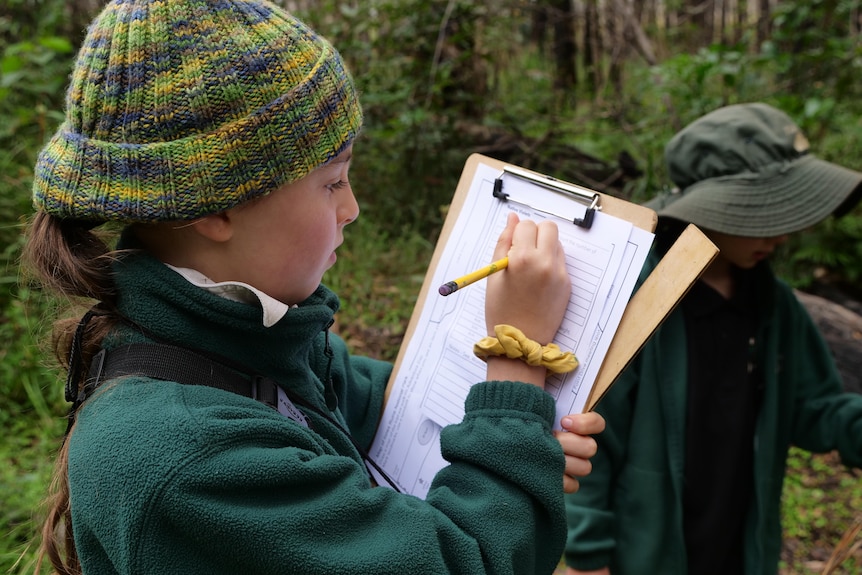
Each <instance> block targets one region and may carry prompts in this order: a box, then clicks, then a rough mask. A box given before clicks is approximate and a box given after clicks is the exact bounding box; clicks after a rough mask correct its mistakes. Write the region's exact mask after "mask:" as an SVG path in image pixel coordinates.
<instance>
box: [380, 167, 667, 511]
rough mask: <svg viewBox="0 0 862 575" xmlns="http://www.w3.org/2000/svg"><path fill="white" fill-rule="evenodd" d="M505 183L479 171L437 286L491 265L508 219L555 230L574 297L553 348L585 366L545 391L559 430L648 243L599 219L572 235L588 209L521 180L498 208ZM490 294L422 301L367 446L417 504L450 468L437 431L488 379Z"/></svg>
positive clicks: (584, 391)
mask: <svg viewBox="0 0 862 575" xmlns="http://www.w3.org/2000/svg"><path fill="white" fill-rule="evenodd" d="M499 176H500V172H499V170H495V169H493V168H491V167H490V166H487V165H485V164H481V163H480V164H479V165H478V167H477V170H476V174H475V176H474V178H473V182H472V185H471V187H470V190H469V192H468V194H467V196H466V198H465V202H464V205H463V207H462V209H461V211H460V213H459V216H458V218H457V220H456V222H455V225H454V226H453V228H452V232H451V234H450V236H449V238H448V241H447V242H446V245H445V246H444V249H443V252H442V254H441V257H440V259H439V262H438V265H437V267H436V270H435V271H434V275H433V280H432V283H431V285H432V286H439V285H442V284H444V283H446V282H447V281H449V280H451V279H453V278H456V277H460V276H462V275H464V274H465V273H467V272H469V271H472V270H474V269H478V268H479V267H482V266H484V265H487V264H488V263H490V262H491V261H493V251H494V245H495V244H496V241H497V238H498V237H499V235H500V232H501V231H502V230H503V228H504V227H505V224H506V219H507V215H508V213H509V212H510V211H515V212H517V213H518V215H519V217H520V218H521V219H532V220H534V221H542V220H551V221H554V222H556V223H557V227H558V228H559V231H560V241H561V242H562V244H563V247H564V249H565V252H566V267H567V269H568V271H569V275H570V276H571V278H572V295H571V298H570V300H569V303H568V306H567V309H566V312H565V315H564V318H563V321H562V324H561V326H560V329H559V331H558V332H557V336H556V337H555V339H554V342H555V343H557V344H558V345H559V346H560V348H561V349H562V350H564V351H573V352H574V353H575V355H576V356H577V358H578V361H579V362H580V365H579V366H578V368H577V369H576V370H575V371H574V372H571V373H568V374H559V375H553V376H552V377H550V378H549V379H548V380H547V383H546V386H545V390H546V391H547V392H548V393H550V394H551V395H552V396H553V397H554V398H555V400H556V402H557V418H556V421H557V423H556V426H555V427H556V428H557V429H559V420H560V418H561V417H562V416H563V415H567V414H569V413H579V412H581V411H582V410H583V407H584V405H585V404H586V401H587V399H588V396H589V392H590V388H591V385H592V382H593V381H594V380H595V378H596V375H597V374H598V371H599V369H600V368H601V364H602V360H603V359H604V356H605V354H606V353H607V350H608V347H609V346H610V343H611V340H612V339H613V334H614V332H615V330H616V326H617V325H618V324H619V321H620V319H621V317H622V314H623V311H624V310H625V305H626V303H627V302H628V299H629V297H630V296H631V293H632V290H633V288H634V285H635V282H636V280H637V277H638V274H639V272H640V269H641V267H642V265H643V262H644V260H645V258H646V255H647V252H648V250H649V247H650V244H651V242H652V234H651V233H649V232H647V231H644V230H642V229H641V228H637V227H635V226H633V225H632V224H631V223H630V222H627V221H626V220H623V219H620V218H616V217H613V216H609V215H606V214H603V213H601V212H597V213H596V214H595V218H594V220H593V224H592V227H591V228H590V229H585V228H582V227H579V226H576V225H574V224H573V223H572V220H573V219H574V218H583V216H584V213H585V211H586V206H585V205H583V204H581V203H579V202H577V201H574V200H573V199H572V198H571V197H570V196H566V195H563V194H560V193H559V192H554V191H552V190H548V189H546V188H543V187H542V186H538V185H536V184H535V183H532V182H529V181H527V180H523V179H521V178H517V177H515V176H506V177H505V179H504V191H505V193H507V194H509V197H510V200H511V201H503V200H500V199H498V198H495V197H494V196H493V193H492V192H493V187H494V180H495V179H496V178H498V177H499ZM524 203H529V204H530V206H531V207H527V206H525V205H523V204H524ZM554 214H560V215H562V216H564V218H565V219H564V218H561V217H557V215H554ZM485 285H486V281H484V280H483V281H480V282H478V283H475V284H472V285H470V286H468V287H465V288H464V289H462V290H458V291H456V292H454V293H453V294H451V295H449V296H445V297H444V296H440V295H439V294H437V293H436V289H435V290H433V293H430V294H429V295H428V296H427V299H426V301H425V302H424V304H422V303H421V302H420V303H421V305H422V307H421V311H420V320H419V322H418V324H417V325H418V328H417V330H416V332H415V333H414V334H413V337H412V338H411V340H410V341H409V342H406V344H405V345H406V346H407V347H406V348H405V350H404V355H403V358H402V361H401V363H400V368H399V371H398V373H397V374H395V375H394V380H393V384H392V387H391V390H390V395H389V399H388V401H387V405H386V408H385V410H384V413H383V417H382V419H381V422H380V426H379V428H378V432H377V436H376V438H375V441H374V443H373V445H372V447H371V451H370V455H371V457H372V458H373V459H374V460H375V461H376V462H377V463H378V465H380V466H381V467H382V468H383V469H384V470H385V471H386V473H387V474H388V475H389V476H390V478H391V479H392V480H394V481H395V482H396V483H397V484H398V485H399V488H401V489H402V490H404V491H406V492H409V493H412V494H414V495H417V496H419V497H424V496H425V495H426V494H427V492H428V488H429V487H430V483H431V480H432V479H433V477H434V475H435V474H436V472H437V471H439V469H441V468H442V467H443V466H445V465H446V461H445V460H443V458H442V457H441V455H440V445H439V432H440V429H441V428H442V427H443V426H445V425H449V424H451V423H457V422H460V421H461V419H462V418H463V416H464V400H465V399H466V397H467V393H468V391H469V388H470V386H471V385H473V384H475V383H477V382H480V381H484V380H485V371H486V368H485V363H484V362H483V361H482V360H480V359H478V358H477V357H475V356H474V355H473V344H474V343H475V342H477V341H478V340H479V339H481V338H482V337H484V336H485V335H486V328H485V315H484V305H485V304H484V301H485ZM584 382H589V384H588V385H584ZM378 479H379V478H378Z"/></svg>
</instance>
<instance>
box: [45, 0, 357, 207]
mask: <svg viewBox="0 0 862 575" xmlns="http://www.w3.org/2000/svg"><path fill="white" fill-rule="evenodd" d="M361 124H362V111H361V109H360V106H359V102H358V96H357V93H356V90H355V88H354V85H353V80H352V79H351V77H350V75H349V73H348V72H347V70H346V69H345V67H344V63H343V62H342V60H341V57H340V56H339V54H338V52H336V50H335V49H334V48H333V47H332V46H331V45H330V43H329V42H327V41H326V39H324V38H322V37H321V36H319V35H317V34H316V33H315V32H314V31H313V30H311V29H309V28H308V27H307V26H306V25H305V24H303V23H302V22H300V21H299V20H297V19H296V18H295V17H293V16H291V15H290V14H288V13H286V12H284V11H283V10H281V9H279V8H278V7H276V6H274V5H273V4H270V3H268V2H265V1H264V0H247V1H242V0H113V1H112V2H110V3H109V4H108V5H107V7H106V8H105V9H104V10H103V12H102V13H101V14H100V15H99V16H98V17H97V18H96V20H95V21H94V22H93V23H92V24H91V26H90V28H89V30H88V33H87V36H86V39H85V40H84V44H83V45H82V47H81V51H80V53H79V54H78V59H77V61H76V64H75V68H74V70H73V73H72V78H71V84H70V87H69V90H68V93H67V98H66V117H65V121H64V122H63V124H62V125H61V126H60V128H59V130H58V131H57V133H56V134H54V136H53V138H52V139H51V140H50V142H49V143H48V144H47V145H46V146H45V148H44V149H43V150H42V151H41V153H40V154H39V158H38V160H37V163H36V168H35V182H34V185H33V200H34V204H35V206H36V208H37V209H41V210H43V211H45V212H47V213H49V214H52V215H55V216H59V217H62V218H71V219H78V220H92V221H108V220H111V221H120V222H147V221H160V220H188V219H194V218H197V217H200V216H203V215H207V214H212V213H218V212H220V211H224V210H226V209H228V208H231V207H233V206H236V205H238V204H241V203H243V202H245V201H247V200H250V199H252V198H255V197H258V196H261V195H263V194H267V193H269V192H271V191H273V190H275V189H277V188H279V187H280V186H283V185H284V184H287V183H289V182H293V181H295V180H298V179H300V178H302V177H304V176H306V175H307V174H308V173H310V172H311V171H312V170H314V169H315V168H317V167H319V166H321V165H323V164H325V163H327V162H328V161H330V160H331V159H333V158H334V157H335V156H337V155H338V154H340V153H341V152H342V151H343V150H345V149H346V148H347V147H348V146H349V145H350V143H351V142H352V141H353V140H354V138H356V136H357V134H358V132H359V130H360V128H361Z"/></svg>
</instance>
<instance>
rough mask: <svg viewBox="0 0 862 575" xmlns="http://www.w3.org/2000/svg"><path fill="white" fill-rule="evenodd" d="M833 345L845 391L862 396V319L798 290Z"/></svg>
mask: <svg viewBox="0 0 862 575" xmlns="http://www.w3.org/2000/svg"><path fill="white" fill-rule="evenodd" d="M796 297H797V298H798V299H799V301H800V302H802V305H804V306H805V308H806V309H807V310H808V313H809V314H810V315H811V318H812V319H813V320H814V323H815V324H817V327H818V328H820V332H821V333H822V334H823V338H824V339H825V340H826V343H827V344H829V348H830V349H831V350H832V355H833V356H834V357H835V363H836V364H837V365H838V371H839V372H840V373H841V377H842V378H843V380H844V389H845V390H847V391H852V392H855V393H862V316H860V315H859V314H857V313H855V312H854V311H851V310H850V309H848V308H847V307H845V306H842V305H840V304H837V303H835V302H833V301H831V300H828V299H826V298H823V297H820V296H817V295H813V294H810V293H806V292H803V291H799V290H796Z"/></svg>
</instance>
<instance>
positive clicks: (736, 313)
mask: <svg viewBox="0 0 862 575" xmlns="http://www.w3.org/2000/svg"><path fill="white" fill-rule="evenodd" d="M734 282H735V293H734V296H733V297H732V298H731V299H729V300H728V299H725V298H724V297H723V296H721V295H720V294H719V293H718V292H716V291H715V290H714V289H712V288H711V287H709V286H708V285H706V284H705V283H703V282H697V283H696V284H695V285H694V286H693V287H692V289H691V291H690V292H689V294H688V295H687V296H686V297H685V299H684V300H683V302H682V308H683V313H684V315H685V321H686V333H687V344H688V400H687V401H688V412H687V422H686V452H685V453H686V459H685V491H684V528H685V539H686V549H687V553H688V564H689V569H688V572H689V573H690V574H691V575H711V574H713V573H715V574H719V573H721V574H728V573H742V572H743V537H744V532H745V529H744V526H745V515H746V512H747V510H748V508H749V503H750V499H751V497H752V492H753V485H754V481H753V478H754V470H753V469H754V467H753V462H754V428H755V422H756V419H757V412H758V410H759V403H760V387H761V378H760V377H759V375H758V370H757V366H756V365H755V363H754V359H755V357H754V349H755V347H756V343H757V342H756V339H755V334H756V326H757V306H756V297H755V289H754V272H753V271H744V270H736V273H735V277H734Z"/></svg>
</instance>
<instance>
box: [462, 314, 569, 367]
mask: <svg viewBox="0 0 862 575" xmlns="http://www.w3.org/2000/svg"><path fill="white" fill-rule="evenodd" d="M494 333H495V334H496V335H497V337H491V336H488V337H483V338H482V339H480V340H479V341H478V342H476V344H475V345H474V346H473V353H474V354H476V357H478V358H479V359H482V360H484V359H486V358H488V357H491V356H506V357H508V358H511V359H521V360H523V361H524V362H525V363H526V364H527V365H532V366H536V367H538V366H543V367H545V369H547V370H548V371H550V372H553V373H568V372H570V371H574V369H575V368H576V367H578V358H576V357H575V355H574V354H573V353H572V352H570V351H566V352H564V351H562V350H560V347H559V346H558V345H557V344H555V343H549V344H548V345H541V344H540V343H538V342H535V341H533V340H532V339H529V338H528V337H527V336H525V335H524V333H523V332H522V331H521V330H519V329H518V328H515V327H512V326H511V325H506V324H500V325H495V326H494Z"/></svg>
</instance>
